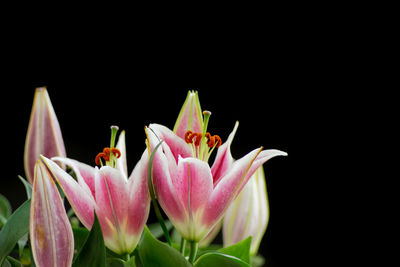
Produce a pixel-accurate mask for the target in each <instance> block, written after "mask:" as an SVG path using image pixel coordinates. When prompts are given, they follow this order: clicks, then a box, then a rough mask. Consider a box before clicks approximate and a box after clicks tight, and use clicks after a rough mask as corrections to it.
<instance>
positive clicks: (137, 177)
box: [125, 149, 150, 252]
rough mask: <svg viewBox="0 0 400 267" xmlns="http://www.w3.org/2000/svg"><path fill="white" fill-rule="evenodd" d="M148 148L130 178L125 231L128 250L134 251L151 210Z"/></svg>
mask: <svg viewBox="0 0 400 267" xmlns="http://www.w3.org/2000/svg"><path fill="white" fill-rule="evenodd" d="M148 161H149V154H148V151H147V149H146V150H145V151H144V152H143V154H142V157H141V159H140V160H139V162H138V163H137V164H136V166H135V168H134V170H133V172H132V174H131V176H130V178H129V207H128V225H127V229H126V233H125V240H126V245H127V250H128V252H129V251H133V250H134V249H135V248H136V245H137V243H138V242H139V239H140V236H141V234H142V232H143V228H144V226H145V225H146V222H147V218H148V216H149V211H150V194H149V190H148V185H147V165H148Z"/></svg>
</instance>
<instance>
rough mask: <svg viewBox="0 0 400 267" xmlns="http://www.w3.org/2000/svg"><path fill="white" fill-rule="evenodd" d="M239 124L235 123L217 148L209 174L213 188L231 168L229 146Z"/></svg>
mask: <svg viewBox="0 0 400 267" xmlns="http://www.w3.org/2000/svg"><path fill="white" fill-rule="evenodd" d="M238 127H239V122H238V121H236V123H235V127H234V128H233V130H232V132H231V133H230V134H229V137H228V139H227V140H226V142H225V143H224V144H223V145H221V146H220V147H219V148H218V152H217V155H216V156H215V160H214V164H213V166H212V167H211V173H212V175H213V179H214V187H215V186H216V185H217V183H218V182H219V181H220V178H221V177H222V176H224V175H225V173H226V172H227V171H228V170H229V169H230V168H231V167H232V164H233V162H234V159H233V157H232V154H231V144H232V141H233V138H234V137H235V134H236V131H237V128H238Z"/></svg>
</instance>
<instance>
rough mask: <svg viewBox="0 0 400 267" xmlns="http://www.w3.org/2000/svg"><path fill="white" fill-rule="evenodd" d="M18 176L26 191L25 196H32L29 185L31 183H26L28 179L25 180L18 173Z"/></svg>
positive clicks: (29, 197)
mask: <svg viewBox="0 0 400 267" xmlns="http://www.w3.org/2000/svg"><path fill="white" fill-rule="evenodd" d="M18 178H19V179H20V180H21V182H22V183H23V184H24V187H25V191H26V196H27V197H28V199H31V196H32V186H31V184H30V183H28V181H27V180H25V179H24V178H23V177H22V176H21V175H18Z"/></svg>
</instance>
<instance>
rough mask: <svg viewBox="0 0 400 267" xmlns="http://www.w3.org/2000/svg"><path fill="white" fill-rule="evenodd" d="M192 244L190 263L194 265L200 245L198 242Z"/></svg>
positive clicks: (191, 242)
mask: <svg viewBox="0 0 400 267" xmlns="http://www.w3.org/2000/svg"><path fill="white" fill-rule="evenodd" d="M189 243H190V254H189V262H190V263H191V264H193V262H194V260H195V259H196V255H197V249H198V248H199V243H198V242H196V241H189Z"/></svg>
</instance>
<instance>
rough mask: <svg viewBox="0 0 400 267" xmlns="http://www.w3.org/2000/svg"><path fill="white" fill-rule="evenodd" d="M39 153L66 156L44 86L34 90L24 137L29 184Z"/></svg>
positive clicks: (25, 165) (25, 163) (58, 127)
mask: <svg viewBox="0 0 400 267" xmlns="http://www.w3.org/2000/svg"><path fill="white" fill-rule="evenodd" d="M41 154H42V155H44V156H46V157H55V156H61V157H65V156H66V154H65V147H64V141H63V138H62V135H61V129H60V125H59V123H58V120H57V117H56V113H55V112H54V109H53V106H52V104H51V101H50V97H49V94H48V93H47V90H46V88H45V87H40V88H37V89H36V91H35V96H34V98H33V105H32V112H31V116H30V120H29V126H28V131H27V134H26V139H25V151H24V167H25V173H26V176H27V179H28V181H29V183H30V184H32V182H33V172H34V166H35V164H36V161H37V160H38V159H39V155H41Z"/></svg>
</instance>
